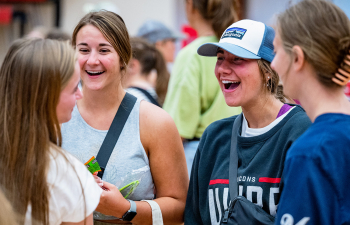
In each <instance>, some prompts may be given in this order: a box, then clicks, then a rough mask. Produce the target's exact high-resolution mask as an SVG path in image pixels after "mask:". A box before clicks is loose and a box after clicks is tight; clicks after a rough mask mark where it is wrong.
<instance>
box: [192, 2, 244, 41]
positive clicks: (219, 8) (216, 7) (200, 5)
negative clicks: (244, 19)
mask: <svg viewBox="0 0 350 225" xmlns="http://www.w3.org/2000/svg"><path fill="white" fill-rule="evenodd" d="M193 7H194V8H195V9H197V10H198V11H199V13H200V14H201V16H202V17H203V18H204V19H205V20H207V21H208V22H210V23H211V27H212V29H213V30H214V32H215V36H216V37H217V38H218V39H220V37H221V35H222V33H223V32H224V31H225V29H226V28H227V27H229V26H230V25H231V24H232V23H234V22H236V21H238V20H239V19H240V18H239V11H240V8H241V5H240V3H239V1H238V0H193Z"/></svg>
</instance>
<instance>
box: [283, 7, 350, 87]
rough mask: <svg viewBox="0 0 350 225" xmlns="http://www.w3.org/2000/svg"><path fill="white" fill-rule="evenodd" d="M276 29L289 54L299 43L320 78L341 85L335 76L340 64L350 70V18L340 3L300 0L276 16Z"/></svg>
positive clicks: (329, 85)
mask: <svg viewBox="0 0 350 225" xmlns="http://www.w3.org/2000/svg"><path fill="white" fill-rule="evenodd" d="M277 30H278V32H279V34H280V37H281V40H282V44H283V47H284V49H285V51H286V52H287V53H288V54H290V55H292V54H293V53H292V48H293V46H296V45H297V46H299V47H300V48H301V49H302V50H303V52H304V55H305V59H306V61H307V62H309V63H310V64H311V66H312V67H313V68H314V70H315V71H316V74H317V78H318V80H319V81H320V82H321V83H322V84H323V85H325V86H327V87H339V85H337V84H336V83H334V82H333V81H332V78H333V77H335V73H336V72H337V70H338V69H339V68H343V69H344V70H347V68H346V67H347V65H346V64H345V63H344V59H345V57H346V55H347V54H348V52H349V50H350V21H349V18H348V17H347V16H346V14H345V13H344V12H343V11H342V10H341V9H340V8H339V7H338V6H336V5H334V4H333V3H332V2H328V1H324V0H304V1H301V2H299V3H297V4H295V5H293V6H291V7H290V8H288V9H287V10H286V11H285V12H283V13H281V14H280V15H279V16H278V17H277ZM348 69H350V68H348Z"/></svg>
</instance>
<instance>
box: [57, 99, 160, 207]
mask: <svg viewBox="0 0 350 225" xmlns="http://www.w3.org/2000/svg"><path fill="white" fill-rule="evenodd" d="M140 102H141V100H140V99H138V100H137V101H136V103H135V106H134V108H133V109H132V111H131V113H130V115H129V118H128V120H127V121H126V124H125V126H124V128H123V131H122V132H121V134H120V136H119V139H118V142H117V144H116V146H115V147H114V149H113V152H112V154H111V157H110V158H109V161H108V163H107V166H106V169H105V171H104V175H103V180H104V181H107V182H109V183H111V184H114V185H116V186H117V187H118V188H119V189H120V188H122V187H124V186H125V185H127V184H129V183H131V182H133V181H136V180H139V185H138V186H137V188H136V189H135V191H134V192H133V194H131V195H130V196H128V199H131V200H135V201H137V200H150V199H153V198H154V183H153V179H152V174H151V171H150V167H149V161H148V157H147V155H146V152H145V149H144V148H143V146H142V143H141V139H140V123H139V121H140V120H139V117H140V115H139V114H140ZM61 130H62V139H63V143H62V147H63V148H64V149H66V150H67V151H68V152H70V153H71V154H73V155H74V156H75V157H77V158H78V159H79V160H80V161H81V162H83V163H85V162H87V161H88V160H89V159H90V158H91V157H92V156H95V157H96V155H97V153H98V151H99V150H100V147H101V145H102V142H103V140H104V138H105V136H106V135H107V132H108V131H107V130H97V129H95V128H93V127H91V126H90V125H88V124H87V123H86V122H85V120H84V119H83V118H82V117H81V115H80V113H79V110H78V107H77V106H75V107H74V109H73V113H72V119H71V120H70V121H69V122H67V123H64V124H62V128H61Z"/></svg>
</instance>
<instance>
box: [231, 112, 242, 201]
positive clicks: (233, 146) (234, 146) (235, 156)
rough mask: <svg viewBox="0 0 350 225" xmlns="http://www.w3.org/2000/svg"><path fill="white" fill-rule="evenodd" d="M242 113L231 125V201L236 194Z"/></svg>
mask: <svg viewBox="0 0 350 225" xmlns="http://www.w3.org/2000/svg"><path fill="white" fill-rule="evenodd" d="M242 118H243V114H242V113H241V114H240V115H238V116H237V117H236V119H235V122H234V123H233V127H232V136H231V151H230V166H229V188H230V198H231V201H233V199H234V198H236V197H237V196H238V184H237V171H238V153H237V136H238V132H239V128H240V126H241V124H242Z"/></svg>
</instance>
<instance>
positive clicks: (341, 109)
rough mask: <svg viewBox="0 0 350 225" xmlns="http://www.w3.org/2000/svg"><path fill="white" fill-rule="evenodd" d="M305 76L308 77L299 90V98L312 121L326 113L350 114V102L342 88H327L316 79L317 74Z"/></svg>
mask: <svg viewBox="0 0 350 225" xmlns="http://www.w3.org/2000/svg"><path fill="white" fill-rule="evenodd" d="M304 77H305V78H307V79H306V80H305V82H302V83H304V84H303V87H300V90H298V93H299V94H298V98H299V101H300V104H301V105H302V106H303V108H304V109H305V111H306V114H307V115H308V116H309V118H310V120H311V121H312V122H314V121H315V119H316V118H317V117H318V116H320V115H322V114H325V113H343V114H350V103H349V101H348V99H347V98H346V96H345V95H344V92H343V91H344V90H343V89H342V88H337V89H330V88H327V87H325V86H323V85H322V84H321V83H320V82H319V81H318V80H316V75H314V76H304ZM306 87H308V88H306ZM310 87H312V90H311V88H310ZM310 90H311V91H310Z"/></svg>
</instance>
